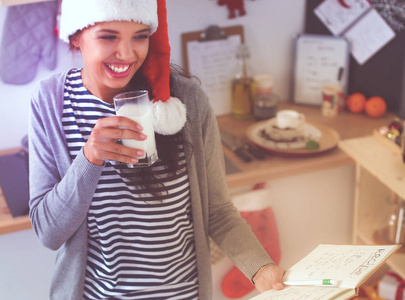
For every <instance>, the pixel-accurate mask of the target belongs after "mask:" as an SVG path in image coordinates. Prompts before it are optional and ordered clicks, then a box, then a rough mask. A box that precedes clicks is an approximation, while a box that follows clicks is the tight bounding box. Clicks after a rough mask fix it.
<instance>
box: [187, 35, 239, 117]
mask: <svg viewBox="0 0 405 300" xmlns="http://www.w3.org/2000/svg"><path fill="white" fill-rule="evenodd" d="M240 44H241V36H240V35H231V36H229V37H228V38H227V39H224V40H213V41H204V42H200V41H192V42H189V43H187V51H188V59H189V71H190V72H191V74H193V75H195V76H197V77H198V78H199V79H200V80H201V85H202V88H203V89H204V91H205V92H206V93H207V95H208V97H209V99H210V102H211V105H212V106H213V108H214V111H215V114H216V115H223V114H229V113H230V112H231V84H232V78H233V76H234V73H235V69H236V64H237V60H236V51H237V48H238V46H239V45H240Z"/></svg>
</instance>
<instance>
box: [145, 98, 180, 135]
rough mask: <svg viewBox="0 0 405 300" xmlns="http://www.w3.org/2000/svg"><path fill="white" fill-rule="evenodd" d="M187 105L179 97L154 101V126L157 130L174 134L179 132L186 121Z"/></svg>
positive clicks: (160, 132)
mask: <svg viewBox="0 0 405 300" xmlns="http://www.w3.org/2000/svg"><path fill="white" fill-rule="evenodd" d="M186 115H187V113H186V106H185V105H184V103H183V102H181V101H180V100H179V99H178V98H174V97H170V99H169V100H167V101H165V102H163V101H160V100H159V101H157V102H154V103H153V122H154V123H153V126H154V129H155V132H157V133H159V134H163V135H173V134H175V133H177V132H179V131H180V130H181V129H182V128H183V127H184V124H185V123H186Z"/></svg>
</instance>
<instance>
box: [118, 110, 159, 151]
mask: <svg viewBox="0 0 405 300" xmlns="http://www.w3.org/2000/svg"><path fill="white" fill-rule="evenodd" d="M117 116H124V117H127V118H129V119H131V120H133V121H135V122H137V123H139V124H141V125H142V127H143V131H142V133H143V134H145V135H146V136H147V139H146V140H144V141H138V140H133V139H123V140H122V144H123V145H124V146H127V147H131V148H136V149H142V150H144V151H145V154H147V155H148V156H151V155H152V154H153V153H155V152H156V142H155V132H154V130H153V114H152V107H151V106H150V105H148V106H146V105H145V106H144V105H138V104H125V105H124V106H122V107H121V108H120V109H119V110H118V112H117ZM145 157H146V155H144V156H143V157H139V158H140V159H142V158H145Z"/></svg>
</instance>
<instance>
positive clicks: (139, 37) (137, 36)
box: [134, 34, 149, 40]
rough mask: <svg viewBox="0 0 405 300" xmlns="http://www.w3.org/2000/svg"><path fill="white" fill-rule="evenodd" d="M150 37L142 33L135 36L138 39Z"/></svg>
mask: <svg viewBox="0 0 405 300" xmlns="http://www.w3.org/2000/svg"><path fill="white" fill-rule="evenodd" d="M148 38H149V35H148V34H140V35H136V36H134V39H136V40H142V39H148Z"/></svg>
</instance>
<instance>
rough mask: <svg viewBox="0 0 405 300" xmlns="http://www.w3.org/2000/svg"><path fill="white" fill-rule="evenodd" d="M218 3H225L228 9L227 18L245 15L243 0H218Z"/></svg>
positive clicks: (220, 4)
mask: <svg viewBox="0 0 405 300" xmlns="http://www.w3.org/2000/svg"><path fill="white" fill-rule="evenodd" d="M218 5H219V6H222V5H226V6H227V7H228V10H229V16H228V18H229V19H234V18H236V17H237V16H239V17H241V16H244V15H246V10H245V5H244V2H243V0H218Z"/></svg>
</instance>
